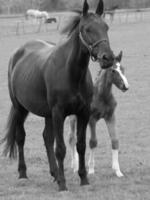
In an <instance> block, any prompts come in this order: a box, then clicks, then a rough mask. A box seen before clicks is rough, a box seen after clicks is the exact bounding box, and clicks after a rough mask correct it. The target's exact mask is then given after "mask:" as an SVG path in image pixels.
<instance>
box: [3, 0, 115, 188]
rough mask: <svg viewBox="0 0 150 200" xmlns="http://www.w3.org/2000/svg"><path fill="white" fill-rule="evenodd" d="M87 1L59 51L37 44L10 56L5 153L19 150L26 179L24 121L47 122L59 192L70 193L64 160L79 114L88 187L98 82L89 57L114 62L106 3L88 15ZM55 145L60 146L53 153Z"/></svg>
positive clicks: (50, 156)
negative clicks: (66, 130) (66, 128)
mask: <svg viewBox="0 0 150 200" xmlns="http://www.w3.org/2000/svg"><path fill="white" fill-rule="evenodd" d="M88 10H89V5H88V3H87V0H85V1H84V4H83V10H82V12H78V13H77V15H76V16H75V17H74V18H73V19H72V20H71V21H70V23H68V24H67V25H66V27H65V28H64V29H63V31H62V32H63V33H67V32H68V37H67V38H66V40H65V41H63V42H62V43H61V44H57V45H56V46H55V47H54V48H52V45H50V44H49V43H47V42H45V41H39V40H33V41H30V42H27V43H26V44H24V45H23V46H21V47H20V48H19V49H18V50H17V51H16V52H15V53H14V54H13V55H12V56H11V58H10V61H9V70H8V83H9V84H8V85H9V93H10V97H11V101H12V106H11V110H10V114H9V119H8V124H7V133H6V136H5V138H4V139H3V140H2V141H6V146H5V149H4V153H5V154H6V155H7V154H9V157H12V158H13V157H15V156H16V145H17V146H18V152H19V162H18V172H19V178H26V177H27V173H26V164H25V159H24V143H25V129H24V122H25V119H26V117H27V115H28V113H29V112H32V113H34V114H36V115H39V116H42V117H44V118H45V128H44V131H43V138H44V142H45V147H46V151H47V156H48V161H49V167H50V173H51V175H52V176H53V177H54V179H55V180H56V181H57V183H58V187H59V190H66V189H67V188H66V181H65V176H64V158H65V154H66V146H65V143H64V136H63V125H64V120H65V118H66V116H68V115H71V114H75V115H76V116H77V151H78V154H79V171H78V173H79V176H80V179H81V185H86V184H88V178H87V172H86V168H85V149H86V145H85V141H86V127H87V123H88V121H89V117H90V104H91V100H92V94H93V83H92V79H91V74H90V72H89V70H88V65H89V59H90V57H91V58H92V59H93V60H94V61H97V62H98V63H100V66H101V68H104V69H106V68H108V67H110V66H112V64H113V62H114V54H113V52H112V50H111V48H110V44H109V38H108V35H107V31H108V26H107V24H106V23H105V22H104V20H103V18H101V15H102V14H103V1H102V0H99V3H98V6H97V9H96V13H89V12H88ZM54 141H56V148H55V153H54Z"/></svg>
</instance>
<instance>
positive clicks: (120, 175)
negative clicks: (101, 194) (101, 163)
mask: <svg viewBox="0 0 150 200" xmlns="http://www.w3.org/2000/svg"><path fill="white" fill-rule="evenodd" d="M115 173H116V176H117V177H118V178H121V177H123V176H124V175H123V173H122V172H121V171H116V172H115Z"/></svg>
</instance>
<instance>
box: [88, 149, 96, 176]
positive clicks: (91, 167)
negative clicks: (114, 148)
mask: <svg viewBox="0 0 150 200" xmlns="http://www.w3.org/2000/svg"><path fill="white" fill-rule="evenodd" d="M94 154H95V150H94V149H91V150H90V157H89V161H88V166H89V172H88V173H89V174H94V173H95V169H94V168H95V159H94V158H95V156H94Z"/></svg>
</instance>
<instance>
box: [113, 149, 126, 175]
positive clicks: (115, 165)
mask: <svg viewBox="0 0 150 200" xmlns="http://www.w3.org/2000/svg"><path fill="white" fill-rule="evenodd" d="M112 169H113V170H114V171H115V174H116V175H117V176H118V177H122V176H124V175H123V173H122V172H121V171H120V166H119V160H118V150H112Z"/></svg>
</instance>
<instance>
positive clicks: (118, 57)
mask: <svg viewBox="0 0 150 200" xmlns="http://www.w3.org/2000/svg"><path fill="white" fill-rule="evenodd" d="M122 54H123V52H122V51H120V53H119V54H118V56H117V57H116V60H117V61H119V62H121V60H122Z"/></svg>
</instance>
